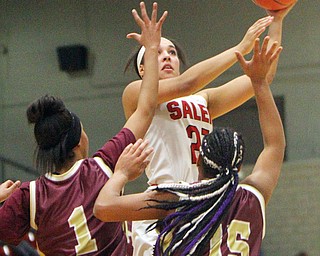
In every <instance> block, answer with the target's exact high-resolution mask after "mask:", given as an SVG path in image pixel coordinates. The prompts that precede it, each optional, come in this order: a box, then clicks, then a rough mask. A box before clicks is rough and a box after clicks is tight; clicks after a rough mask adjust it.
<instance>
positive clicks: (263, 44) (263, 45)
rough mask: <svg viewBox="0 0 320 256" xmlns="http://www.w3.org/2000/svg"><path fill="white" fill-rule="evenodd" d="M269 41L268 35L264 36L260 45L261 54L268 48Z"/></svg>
mask: <svg viewBox="0 0 320 256" xmlns="http://www.w3.org/2000/svg"><path fill="white" fill-rule="evenodd" d="M269 41H270V37H269V36H266V37H265V38H264V39H263V42H262V46H261V53H262V54H266V52H267V49H268V44H269ZM270 49H272V46H271V48H270Z"/></svg>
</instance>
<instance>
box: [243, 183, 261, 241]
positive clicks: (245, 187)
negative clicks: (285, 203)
mask: <svg viewBox="0 0 320 256" xmlns="http://www.w3.org/2000/svg"><path fill="white" fill-rule="evenodd" d="M239 187H241V188H243V189H245V190H248V191H250V192H251V193H252V194H254V195H255V196H256V197H257V198H258V200H259V202H260V207H261V212H262V219H263V230H262V239H263V238H264V236H265V233H266V203H265V200H264V197H263V195H262V194H261V192H260V191H259V190H257V189H256V188H255V187H253V186H250V185H247V184H239Z"/></svg>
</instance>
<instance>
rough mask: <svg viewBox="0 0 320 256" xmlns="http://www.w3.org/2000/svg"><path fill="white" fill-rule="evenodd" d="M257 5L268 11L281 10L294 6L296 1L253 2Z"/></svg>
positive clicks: (257, 0) (269, 0)
mask: <svg viewBox="0 0 320 256" xmlns="http://www.w3.org/2000/svg"><path fill="white" fill-rule="evenodd" d="M252 1H253V2H254V3H255V4H256V5H258V6H260V7H261V8H263V9H266V10H272V11H276V10H281V9H284V8H287V7H288V6H289V5H291V4H293V2H295V0H252Z"/></svg>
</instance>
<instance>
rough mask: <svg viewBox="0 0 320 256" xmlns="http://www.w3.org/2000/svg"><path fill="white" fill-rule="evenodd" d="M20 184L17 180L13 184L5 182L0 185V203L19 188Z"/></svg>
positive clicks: (8, 181)
mask: <svg viewBox="0 0 320 256" xmlns="http://www.w3.org/2000/svg"><path fill="white" fill-rule="evenodd" d="M20 184H21V182H20V181H19V180H18V181H16V182H13V181H11V180H7V181H5V182H3V183H2V184H0V202H2V201H5V200H6V199H7V198H8V197H9V196H10V195H11V194H12V193H13V192H14V191H15V190H16V189H17V188H18V187H19V186H20Z"/></svg>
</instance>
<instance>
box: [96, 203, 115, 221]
mask: <svg viewBox="0 0 320 256" xmlns="http://www.w3.org/2000/svg"><path fill="white" fill-rule="evenodd" d="M110 208H111V209H112V207H110V206H108V205H106V204H100V203H99V202H96V203H95V204H94V207H93V215H94V216H95V217H96V218H97V219H99V220H101V221H103V222H112V221H114V220H113V214H112V210H110Z"/></svg>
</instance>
